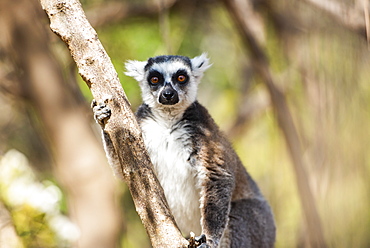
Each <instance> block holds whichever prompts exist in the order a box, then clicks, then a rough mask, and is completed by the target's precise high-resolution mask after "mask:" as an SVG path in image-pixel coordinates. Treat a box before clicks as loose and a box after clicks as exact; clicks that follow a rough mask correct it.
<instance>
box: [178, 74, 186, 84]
mask: <svg viewBox="0 0 370 248" xmlns="http://www.w3.org/2000/svg"><path fill="white" fill-rule="evenodd" d="M177 80H178V81H179V82H185V80H186V77H185V76H184V75H179V76H178V77H177Z"/></svg>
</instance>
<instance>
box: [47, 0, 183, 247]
mask: <svg viewBox="0 0 370 248" xmlns="http://www.w3.org/2000/svg"><path fill="white" fill-rule="evenodd" d="M40 2H41V5H42V7H43V8H44V10H45V11H46V13H47V14H48V16H49V18H50V21H51V23H50V27H51V29H52V31H53V32H55V33H56V34H57V35H58V36H60V38H61V39H62V40H63V41H64V42H65V43H66V44H67V46H68V48H69V50H70V52H71V55H72V57H73V58H74V60H75V62H76V64H77V67H78V69H79V73H80V75H81V77H82V78H83V79H84V80H85V82H86V83H87V85H88V86H89V88H90V89H91V92H92V94H93V96H94V98H95V99H96V100H97V101H98V102H99V101H104V100H106V99H108V105H109V107H110V108H111V110H112V116H111V118H110V119H109V121H108V122H107V124H106V126H105V131H106V132H107V133H108V135H109V136H110V139H111V140H112V143H113V146H114V148H115V151H116V152H117V156H118V157H119V160H120V162H121V164H120V167H119V168H112V169H113V170H114V172H115V174H116V175H118V176H119V177H120V178H121V179H123V180H124V181H125V182H126V183H127V185H128V187H129V189H130V192H131V195H132V197H133V200H134V203H135V207H136V210H137V212H138V214H139V216H140V218H141V220H142V222H143V224H144V227H145V229H146V231H147V233H148V235H149V238H150V240H151V242H152V245H153V247H186V246H187V244H188V242H187V241H186V240H185V239H184V238H183V237H182V235H181V233H180V231H179V229H178V228H177V226H176V223H175V221H174V218H173V216H172V215H171V213H170V210H169V208H168V204H167V202H166V200H165V197H164V193H163V189H162V187H161V186H160V184H159V182H158V180H157V178H156V176H155V174H154V171H153V165H152V164H151V162H150V158H149V155H148V153H147V151H146V149H145V146H144V143H143V139H142V136H141V130H140V128H139V125H138V123H137V122H136V119H135V116H134V114H133V112H132V111H131V109H130V104H129V102H128V100H127V98H126V95H125V93H124V91H123V89H122V86H121V84H120V82H119V79H118V76H117V72H116V71H115V70H114V68H113V65H112V63H111V61H110V58H109V57H108V55H107V54H106V52H105V50H104V48H103V46H102V45H101V43H100V41H99V39H98V37H97V34H96V32H95V30H94V29H93V28H92V27H91V25H90V24H89V23H88V21H87V19H86V17H85V14H84V12H83V10H82V8H81V4H80V3H79V2H78V1H77V0H71V1H58V0H40Z"/></svg>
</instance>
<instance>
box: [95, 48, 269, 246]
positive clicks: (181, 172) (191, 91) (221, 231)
mask: <svg viewBox="0 0 370 248" xmlns="http://www.w3.org/2000/svg"><path fill="white" fill-rule="evenodd" d="M210 66H211V65H210V64H209V59H208V58H207V55H206V54H202V55H200V56H198V57H195V58H193V59H189V58H187V57H183V56H158V57H154V58H150V59H149V60H148V61H144V62H140V61H128V62H127V63H126V69H127V72H126V75H129V76H131V77H133V78H135V79H136V80H137V81H138V82H139V84H140V88H141V91H142V98H143V104H142V105H141V106H140V108H139V110H138V112H137V119H138V122H139V124H140V127H141V129H142V133H143V138H144V143H145V146H146V148H147V150H148V152H149V155H150V158H151V161H152V163H153V165H154V170H155V172H156V175H157V177H158V179H159V182H160V184H161V186H162V187H163V189H164V193H165V196H166V199H167V201H168V204H169V207H170V209H171V212H172V214H173V216H174V218H175V220H176V223H177V224H178V226H179V228H180V230H181V231H182V232H183V233H184V235H189V233H190V232H191V231H192V232H195V233H197V234H201V233H203V234H205V236H206V238H207V242H206V243H204V244H202V245H201V246H200V247H272V246H273V244H274V240H275V225H274V221H273V216H272V213H271V210H270V208H269V206H268V204H267V202H266V201H265V200H264V198H263V196H262V194H261V193H260V191H259V189H258V187H257V185H256V184H255V182H254V181H253V180H252V178H251V177H250V176H249V174H248V173H247V172H246V170H245V169H244V167H243V165H242V164H241V162H240V160H239V158H238V156H237V155H236V153H235V151H234V150H233V149H232V147H231V145H230V144H229V142H228V141H227V140H226V139H225V137H224V136H223V134H222V133H221V132H220V131H219V129H218V127H217V125H216V124H215V123H214V121H213V119H212V118H211V117H210V115H209V114H208V112H207V110H206V109H205V108H204V107H203V106H202V105H200V104H199V103H198V101H197V89H198V84H199V83H200V80H201V78H202V76H203V73H204V71H205V70H207V69H208V68H209V67H210ZM180 77H181V78H180ZM153 78H154V80H153ZM183 79H184V81H182V80H183ZM94 112H95V118H96V120H97V121H98V123H100V124H101V125H103V121H102V120H104V119H106V118H109V114H107V112H108V113H110V112H109V109H108V110H107V107H106V106H104V104H99V105H97V106H96V107H94ZM107 115H108V116H107ZM103 134H104V132H103ZM107 138H108V137H107V135H105V136H104V139H105V149H106V152H107V156H108V157H111V158H110V160H111V161H112V163H114V158H112V156H113V155H112V151H110V150H111V149H110V145H109V142H110V141H109V140H107Z"/></svg>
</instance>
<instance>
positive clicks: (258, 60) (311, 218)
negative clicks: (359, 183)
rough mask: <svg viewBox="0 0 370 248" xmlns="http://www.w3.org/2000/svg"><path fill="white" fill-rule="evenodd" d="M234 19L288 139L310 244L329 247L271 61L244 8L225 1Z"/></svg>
mask: <svg viewBox="0 0 370 248" xmlns="http://www.w3.org/2000/svg"><path fill="white" fill-rule="evenodd" d="M224 2H225V4H226V6H227V8H228V10H229V12H230V15H231V17H232V18H233V19H234V21H235V24H236V25H237V27H238V28H239V31H240V33H241V36H242V39H243V40H244V44H245V46H246V47H247V48H249V51H250V52H251V56H252V60H253V65H254V67H255V70H256V72H257V73H258V74H259V76H260V77H261V78H262V81H263V83H264V84H265V86H266V87H267V89H268V92H269V94H270V99H271V102H272V104H273V107H274V108H275V111H276V115H277V121H278V124H279V126H280V129H281V131H282V132H283V135H284V137H285V141H286V144H287V146H288V150H289V152H290V156H291V159H292V162H293V169H294V172H295V176H296V182H297V186H298V191H299V196H300V200H301V205H302V208H303V212H304V216H305V221H306V225H307V227H308V228H307V232H308V238H309V240H308V241H309V243H310V246H311V247H326V243H325V239H324V236H323V232H322V227H321V221H320V217H319V215H318V212H317V209H316V206H315V201H314V198H313V195H312V192H311V189H310V187H309V183H308V179H307V174H306V172H305V163H304V161H303V159H302V150H301V144H300V141H299V137H298V133H297V129H296V127H295V125H294V122H293V119H292V116H291V114H290V111H289V108H288V105H287V102H286V99H285V96H284V94H283V93H282V91H281V90H280V89H279V88H278V87H277V86H276V85H275V82H274V79H273V76H272V73H271V71H270V68H269V64H268V57H267V55H266V54H265V52H264V51H263V49H262V47H263V46H262V44H261V43H260V42H259V41H258V39H256V38H255V37H254V35H253V33H252V32H251V27H250V25H251V24H250V23H249V21H248V15H247V14H246V13H245V12H244V8H243V7H242V6H240V4H241V2H242V1H240V0H224Z"/></svg>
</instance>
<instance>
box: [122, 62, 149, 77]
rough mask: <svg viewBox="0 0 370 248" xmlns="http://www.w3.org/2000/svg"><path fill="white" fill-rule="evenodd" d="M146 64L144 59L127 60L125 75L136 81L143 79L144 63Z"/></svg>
mask: <svg viewBox="0 0 370 248" xmlns="http://www.w3.org/2000/svg"><path fill="white" fill-rule="evenodd" d="M146 64H147V62H146V61H137V60H128V61H127V62H126V63H125V67H126V70H127V71H126V72H125V74H126V75H127V76H130V77H133V78H135V80H136V81H138V82H141V81H143V80H144V74H145V70H144V68H145V65H146Z"/></svg>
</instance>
